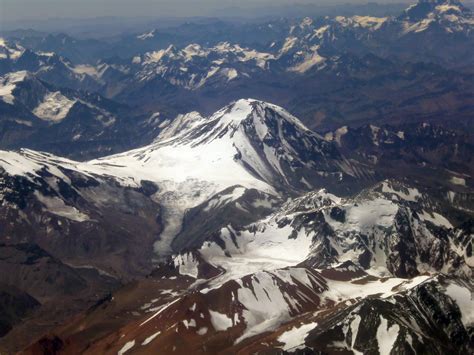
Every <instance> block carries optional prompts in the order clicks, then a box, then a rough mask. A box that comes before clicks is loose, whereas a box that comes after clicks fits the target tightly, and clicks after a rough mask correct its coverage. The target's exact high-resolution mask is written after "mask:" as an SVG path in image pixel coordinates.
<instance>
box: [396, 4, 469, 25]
mask: <svg viewBox="0 0 474 355" xmlns="http://www.w3.org/2000/svg"><path fill="white" fill-rule="evenodd" d="M399 20H401V21H403V22H404V27H405V28H404V33H410V32H415V33H418V32H423V31H425V30H427V29H428V28H430V27H431V26H433V25H437V26H439V27H441V28H442V29H444V30H445V31H446V32H449V33H453V32H467V33H469V32H471V29H472V26H474V16H473V13H472V12H471V10H470V9H468V8H467V7H465V6H464V5H463V4H462V3H461V2H460V1H458V0H420V1H418V3H416V4H414V5H412V6H410V7H408V8H407V9H406V10H405V11H404V12H403V14H402V15H401V16H400V17H399Z"/></svg>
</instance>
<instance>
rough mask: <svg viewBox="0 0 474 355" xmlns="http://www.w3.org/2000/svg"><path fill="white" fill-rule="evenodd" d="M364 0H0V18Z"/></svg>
mask: <svg viewBox="0 0 474 355" xmlns="http://www.w3.org/2000/svg"><path fill="white" fill-rule="evenodd" d="M372 1H373V0H372ZM376 1H377V2H379V3H401V2H409V1H410V0H376ZM367 2H368V1H367V0H365V1H364V0H302V1H294V0H293V1H292V0H239V1H235V0H0V21H2V20H3V21H5V22H12V21H16V20H25V19H47V18H54V17H74V18H79V17H101V16H127V17H134V16H155V17H157V16H202V15H208V14H212V12H213V11H215V10H219V9H222V8H226V7H257V6H261V5H266V4H269V5H282V4H292V3H310V4H323V5H327V4H337V3H367Z"/></svg>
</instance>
